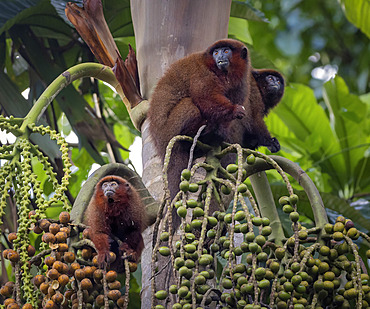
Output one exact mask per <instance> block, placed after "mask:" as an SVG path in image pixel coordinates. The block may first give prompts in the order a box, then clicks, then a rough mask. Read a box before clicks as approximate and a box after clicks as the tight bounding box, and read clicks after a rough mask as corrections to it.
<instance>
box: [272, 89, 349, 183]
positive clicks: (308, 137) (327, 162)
mask: <svg viewBox="0 0 370 309" xmlns="http://www.w3.org/2000/svg"><path fill="white" fill-rule="evenodd" d="M274 112H275V113H276V115H277V116H278V117H279V118H280V119H281V120H282V121H283V122H284V124H285V125H286V127H287V128H288V129H289V131H290V132H291V133H293V134H294V136H295V138H296V139H297V141H295V142H294V143H295V145H294V146H295V149H294V150H295V151H298V150H299V148H301V153H302V154H305V155H307V156H309V159H311V160H312V161H314V162H318V163H317V165H318V166H320V167H321V169H322V172H326V173H328V174H329V175H330V176H331V177H332V178H333V186H335V187H336V189H337V190H339V189H341V188H343V187H344V183H345V179H346V170H345V167H344V160H343V158H342V157H341V156H339V155H337V154H338V153H340V150H341V149H340V145H339V143H338V141H337V137H336V136H335V134H334V133H333V132H332V129H331V127H330V123H329V120H328V118H327V116H326V114H325V112H324V110H323V109H322V107H321V106H320V105H319V104H317V101H316V99H315V96H314V94H313V91H312V90H311V89H310V88H308V87H307V86H304V85H301V84H291V85H290V86H289V87H286V90H285V94H284V97H283V100H282V102H281V103H280V104H279V105H278V106H277V107H276V108H275V109H274ZM278 138H280V136H278Z"/></svg>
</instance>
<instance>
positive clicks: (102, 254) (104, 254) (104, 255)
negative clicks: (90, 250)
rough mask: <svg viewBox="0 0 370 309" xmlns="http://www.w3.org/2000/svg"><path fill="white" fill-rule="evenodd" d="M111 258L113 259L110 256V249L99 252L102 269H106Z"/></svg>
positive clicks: (99, 264)
mask: <svg viewBox="0 0 370 309" xmlns="http://www.w3.org/2000/svg"><path fill="white" fill-rule="evenodd" d="M110 260H111V257H110V254H109V251H104V252H99V253H98V266H99V268H100V269H104V268H105V267H106V266H107V264H109V263H110V262H111V261H110Z"/></svg>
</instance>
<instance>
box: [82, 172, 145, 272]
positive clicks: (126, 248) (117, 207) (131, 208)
mask: <svg viewBox="0 0 370 309" xmlns="http://www.w3.org/2000/svg"><path fill="white" fill-rule="evenodd" d="M145 214H146V213H145V207H144V205H143V204H142V202H141V199H140V196H139V194H138V193H137V192H136V190H135V188H134V187H133V186H132V185H131V184H130V183H129V182H128V181H127V180H125V179H123V178H121V177H119V176H114V175H110V176H105V177H103V178H102V179H101V180H100V181H99V182H98V184H97V185H96V187H95V191H94V195H93V196H92V198H91V201H90V203H89V206H88V208H87V221H88V225H89V228H90V238H91V240H92V242H93V243H94V245H95V248H96V250H97V251H98V263H99V265H100V266H104V264H105V263H107V262H108V261H109V251H116V252H115V253H116V254H118V255H117V258H119V257H121V256H122V255H123V254H124V253H126V255H127V256H128V258H129V259H130V260H131V261H133V262H138V260H139V258H140V256H141V252H142V251H143V249H144V242H143V237H142V236H141V232H142V231H143V230H144V229H145V227H146V217H145ZM116 238H118V239H119V240H120V241H121V244H120V245H119V247H118V245H117V242H116V241H115V239H116ZM115 247H118V250H116V248H115Z"/></svg>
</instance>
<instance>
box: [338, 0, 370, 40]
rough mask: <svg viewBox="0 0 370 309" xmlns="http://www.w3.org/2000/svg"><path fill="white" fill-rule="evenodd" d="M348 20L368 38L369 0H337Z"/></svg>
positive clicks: (369, 36)
mask: <svg viewBox="0 0 370 309" xmlns="http://www.w3.org/2000/svg"><path fill="white" fill-rule="evenodd" d="M339 2H340V3H341V5H342V9H343V11H344V13H345V14H346V16H347V18H348V20H349V21H350V22H351V23H353V24H354V25H355V26H356V27H357V28H359V29H360V30H361V31H362V32H363V33H365V34H366V35H367V37H368V38H370V18H369V16H370V1H369V0H339Z"/></svg>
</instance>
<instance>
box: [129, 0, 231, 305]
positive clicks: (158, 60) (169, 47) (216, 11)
mask: <svg viewBox="0 0 370 309" xmlns="http://www.w3.org/2000/svg"><path fill="white" fill-rule="evenodd" d="M230 7H231V0H197V1H195V0H179V1H164V0H131V14H132V20H133V24H134V30H135V40H136V52H137V59H138V67H139V76H140V83H141V93H142V95H143V97H144V98H147V99H148V98H150V94H151V92H152V90H153V87H154V86H155V84H156V82H157V81H158V79H159V78H160V77H161V76H162V75H163V74H164V73H165V71H166V69H167V68H168V66H169V65H171V64H172V63H173V62H174V61H176V60H178V59H180V58H182V57H184V56H186V55H188V54H190V53H193V52H196V51H201V50H205V49H206V48H207V47H208V46H209V45H211V44H212V43H213V42H215V41H217V40H220V39H224V38H226V37H227V30H228V23H229V16H230ZM147 129H148V121H145V122H144V123H143V125H142V127H141V132H142V138H143V152H142V156H143V177H142V178H143V182H144V184H145V185H146V187H147V188H148V190H149V192H150V193H151V194H152V196H153V197H154V198H155V199H157V200H160V199H161V198H162V197H163V184H162V168H161V163H160V159H159V157H158V156H157V155H156V154H155V150H154V147H153V144H152V140H151V138H150V136H149V134H148V130H147ZM144 238H145V240H144V241H145V250H144V252H143V255H142V257H141V265H142V273H143V277H142V294H141V296H142V297H141V298H142V305H141V307H142V308H143V309H148V308H151V283H150V276H151V255H152V229H150V228H149V229H147V231H146V232H145V235H144ZM168 269H169V268H168ZM168 275H170V274H167V273H166V271H163V272H162V273H161V274H160V275H159V276H158V277H157V278H156V282H157V285H158V286H160V287H161V289H164V288H166V286H165V284H166V278H167V276H168Z"/></svg>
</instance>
